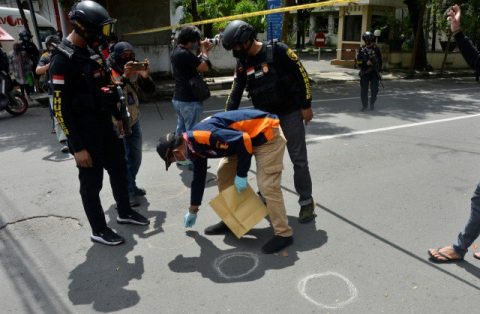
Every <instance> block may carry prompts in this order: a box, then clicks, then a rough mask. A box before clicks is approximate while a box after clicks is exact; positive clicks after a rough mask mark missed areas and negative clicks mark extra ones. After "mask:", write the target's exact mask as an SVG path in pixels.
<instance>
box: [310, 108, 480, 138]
mask: <svg viewBox="0 0 480 314" xmlns="http://www.w3.org/2000/svg"><path fill="white" fill-rule="evenodd" d="M476 117H480V113H477V114H472V115H467V116H460V117H454V118H446V119H440V120H432V121H425V122H418V123H409V124H402V125H396V126H390V127H385V128H379V129H372V130H364V131H355V132H350V133H342V134H335V135H325V136H318V137H314V138H309V139H307V143H315V142H320V141H324V140H331V139H334V138H339V137H348V136H354V135H363V134H369V133H378V132H385V131H391V130H398V129H405V128H411V127H415V126H421V125H427V124H435V123H443V122H449V121H456V120H463V119H469V118H476Z"/></svg>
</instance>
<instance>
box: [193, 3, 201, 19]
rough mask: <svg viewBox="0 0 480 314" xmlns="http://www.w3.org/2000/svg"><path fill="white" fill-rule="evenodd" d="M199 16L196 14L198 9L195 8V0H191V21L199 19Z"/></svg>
mask: <svg viewBox="0 0 480 314" xmlns="http://www.w3.org/2000/svg"><path fill="white" fill-rule="evenodd" d="M199 20H200V18H199V16H198V10H197V0H192V21H193V22H195V21H199Z"/></svg>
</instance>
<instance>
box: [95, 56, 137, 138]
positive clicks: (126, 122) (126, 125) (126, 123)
mask: <svg viewBox="0 0 480 314" xmlns="http://www.w3.org/2000/svg"><path fill="white" fill-rule="evenodd" d="M95 52H96V53H97V55H99V56H100V59H101V61H102V62H101V64H102V67H103V70H104V71H105V73H107V75H108V76H109V77H110V78H111V81H112V82H111V83H112V84H113V85H111V86H109V88H110V91H111V92H113V93H116V95H117V97H118V102H119V103H120V113H121V115H122V124H123V132H124V133H125V135H127V136H128V135H131V134H132V128H131V127H130V112H128V104H127V99H126V97H125V94H124V92H123V89H122V86H120V85H119V84H118V83H117V82H114V81H113V79H112V78H113V76H112V69H111V68H110V67H109V66H108V65H107V61H106V60H105V58H104V57H103V54H102V53H101V51H100V50H99V49H98V47H97V48H96V49H95ZM113 89H114V90H113Z"/></svg>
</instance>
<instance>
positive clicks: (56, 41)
mask: <svg viewBox="0 0 480 314" xmlns="http://www.w3.org/2000/svg"><path fill="white" fill-rule="evenodd" d="M59 43H60V38H58V36H57V35H49V36H47V37H46V38H45V46H46V47H47V48H48V46H50V45H52V44H59Z"/></svg>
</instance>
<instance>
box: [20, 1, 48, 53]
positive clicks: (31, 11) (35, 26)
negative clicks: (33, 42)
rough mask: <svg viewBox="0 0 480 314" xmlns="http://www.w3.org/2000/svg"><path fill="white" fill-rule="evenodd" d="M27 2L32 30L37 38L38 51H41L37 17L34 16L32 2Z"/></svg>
mask: <svg viewBox="0 0 480 314" xmlns="http://www.w3.org/2000/svg"><path fill="white" fill-rule="evenodd" d="M17 1H18V0H17ZM27 2H28V7H29V8H30V18H31V19H32V23H33V30H34V31H35V35H36V36H37V43H38V49H39V50H42V49H43V47H42V39H41V38H40V33H39V32H38V23H37V17H36V16H35V10H33V3H32V0H28V1H27Z"/></svg>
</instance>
